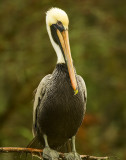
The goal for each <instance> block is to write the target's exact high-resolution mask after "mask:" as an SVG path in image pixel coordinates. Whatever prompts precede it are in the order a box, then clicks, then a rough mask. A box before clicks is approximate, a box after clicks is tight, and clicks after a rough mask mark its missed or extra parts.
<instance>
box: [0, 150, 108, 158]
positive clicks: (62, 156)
mask: <svg viewBox="0 0 126 160" xmlns="http://www.w3.org/2000/svg"><path fill="white" fill-rule="evenodd" d="M9 152H23V153H31V154H32V153H38V154H41V155H42V152H43V150H42V149H35V148H21V147H0V153H9ZM60 158H61V159H64V154H63V153H60ZM81 158H82V159H83V160H108V159H109V157H96V156H89V155H81Z"/></svg>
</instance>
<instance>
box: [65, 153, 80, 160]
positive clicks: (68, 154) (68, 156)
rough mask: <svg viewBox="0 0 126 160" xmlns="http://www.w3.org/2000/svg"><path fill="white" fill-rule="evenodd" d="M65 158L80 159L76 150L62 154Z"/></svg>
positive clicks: (69, 159)
mask: <svg viewBox="0 0 126 160" xmlns="http://www.w3.org/2000/svg"><path fill="white" fill-rule="evenodd" d="M64 156H65V159H66V160H82V159H81V157H80V155H79V154H78V153H77V152H70V153H65V154H64Z"/></svg>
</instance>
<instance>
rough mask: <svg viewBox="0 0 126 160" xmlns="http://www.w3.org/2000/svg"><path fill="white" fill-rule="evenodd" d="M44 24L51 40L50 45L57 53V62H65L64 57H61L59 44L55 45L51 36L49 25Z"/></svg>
mask: <svg viewBox="0 0 126 160" xmlns="http://www.w3.org/2000/svg"><path fill="white" fill-rule="evenodd" d="M46 26H47V32H48V34H49V38H50V41H51V43H52V46H53V48H54V50H55V52H56V54H57V63H65V60H64V57H63V54H62V51H61V49H60V47H59V45H57V44H56V43H55V41H54V40H53V38H52V35H51V30H50V27H49V26H48V25H46Z"/></svg>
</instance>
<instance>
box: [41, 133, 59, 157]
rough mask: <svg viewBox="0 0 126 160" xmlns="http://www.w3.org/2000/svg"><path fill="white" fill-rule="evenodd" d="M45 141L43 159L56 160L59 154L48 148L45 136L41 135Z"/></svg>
mask: <svg viewBox="0 0 126 160" xmlns="http://www.w3.org/2000/svg"><path fill="white" fill-rule="evenodd" d="M43 138H44V141H45V148H44V149H43V159H47V160H58V158H59V153H58V152H57V151H55V150H53V149H51V148H50V147H49V144H48V140H47V136H46V135H45V134H44V135H43Z"/></svg>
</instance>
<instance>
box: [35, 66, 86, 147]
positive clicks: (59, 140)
mask: <svg viewBox="0 0 126 160" xmlns="http://www.w3.org/2000/svg"><path fill="white" fill-rule="evenodd" d="M75 74H76V73H75ZM76 79H77V84H78V94H77V95H74V91H73V88H72V86H71V82H70V78H69V73H68V69H67V65H66V64H64V63H62V64H57V65H56V68H55V69H54V71H53V73H52V74H49V75H47V76H45V77H44V78H43V79H42V81H41V82H40V84H39V86H38V88H37V92H36V95H35V101H34V112H33V132H34V136H35V137H37V138H38V140H39V141H40V143H41V145H43V143H44V141H43V134H46V135H47V137H48V142H49V145H50V147H51V148H58V147H60V146H62V145H63V144H64V143H65V142H66V141H67V140H68V139H69V138H71V137H72V136H74V135H75V134H76V133H77V130H78V128H79V127H80V125H81V123H82V120H83V117H84V113H85V110H86V98H87V91H86V86H85V82H84V80H83V79H82V77H81V76H79V75H77V74H76Z"/></svg>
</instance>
